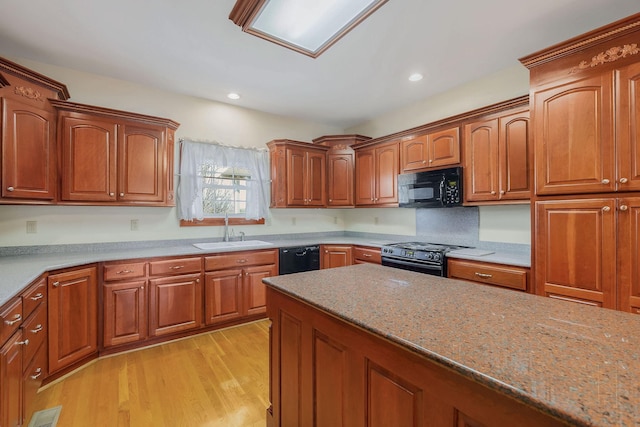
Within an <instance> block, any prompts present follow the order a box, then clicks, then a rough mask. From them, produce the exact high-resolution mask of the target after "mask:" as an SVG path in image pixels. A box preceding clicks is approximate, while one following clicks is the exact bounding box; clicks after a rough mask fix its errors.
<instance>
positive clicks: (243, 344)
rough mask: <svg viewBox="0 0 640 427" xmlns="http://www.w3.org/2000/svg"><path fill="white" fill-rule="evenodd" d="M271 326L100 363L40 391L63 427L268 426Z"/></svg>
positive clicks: (42, 405) (41, 405)
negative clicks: (56, 408) (59, 408)
mask: <svg viewBox="0 0 640 427" xmlns="http://www.w3.org/2000/svg"><path fill="white" fill-rule="evenodd" d="M268 328H269V321H267V320H263V321H259V322H254V323H250V324H248V325H242V326H237V327H232V328H228V329H224V330H220V331H215V332H211V333H208V334H203V335H198V336H195V337H191V338H188V339H184V340H179V341H175V342H171V343H167V344H163V345H160V346H157V347H152V348H148V349H144V350H139V351H134V352H130V353H125V354H120V355H115V356H112V357H106V358H104V359H101V360H98V361H96V362H95V363H93V364H91V365H89V366H86V367H85V368H83V369H81V370H80V371H77V372H74V373H73V374H72V375H70V376H69V377H67V378H64V379H63V380H61V381H59V382H57V383H54V384H52V385H50V386H49V387H46V388H44V389H43V390H41V391H40V392H39V393H38V395H37V397H36V402H35V404H34V406H35V409H36V410H40V409H46V408H51V407H53V406H57V405H62V412H61V414H60V419H59V421H58V424H57V427H78V426H82V427H85V426H87V427H88V426H91V427H93V426H97V427H101V426H104V427H116V426H118V427H124V426H132V427H165V426H166V427H180V426H185V427H187V426H188V427H200V426H207V427H210V426H211V427H213V426H225V427H227V426H228V427H232V426H242V427H244V426H250V427H253V426H259V427H264V426H265V410H266V408H267V406H268V400H269V391H268V382H269V365H268V362H269V361H268V359H269V342H268V341H269V338H268V335H269V332H268Z"/></svg>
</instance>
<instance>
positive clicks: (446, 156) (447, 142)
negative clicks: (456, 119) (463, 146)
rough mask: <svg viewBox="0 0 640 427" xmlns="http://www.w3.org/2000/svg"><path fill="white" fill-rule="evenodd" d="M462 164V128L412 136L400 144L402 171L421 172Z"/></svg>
mask: <svg viewBox="0 0 640 427" xmlns="http://www.w3.org/2000/svg"><path fill="white" fill-rule="evenodd" d="M459 163H460V128H459V127H457V126H456V127H453V128H449V129H443V130H440V131H437V132H431V133H428V134H425V135H419V136H411V137H408V138H406V139H403V140H402V142H401V143H400V165H401V166H400V170H401V171H402V173H410V172H419V171H423V170H429V169H431V168H438V167H443V166H452V165H457V164H459Z"/></svg>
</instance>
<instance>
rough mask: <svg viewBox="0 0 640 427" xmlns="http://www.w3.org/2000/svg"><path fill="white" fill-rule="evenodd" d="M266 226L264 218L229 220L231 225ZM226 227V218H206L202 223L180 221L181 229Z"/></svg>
mask: <svg viewBox="0 0 640 427" xmlns="http://www.w3.org/2000/svg"><path fill="white" fill-rule="evenodd" d="M257 224H264V218H260V219H244V218H229V225H257ZM221 225H224V218H205V219H203V220H202V221H198V220H197V219H196V220H193V221H185V220H183V219H181V220H180V227H208V226H221Z"/></svg>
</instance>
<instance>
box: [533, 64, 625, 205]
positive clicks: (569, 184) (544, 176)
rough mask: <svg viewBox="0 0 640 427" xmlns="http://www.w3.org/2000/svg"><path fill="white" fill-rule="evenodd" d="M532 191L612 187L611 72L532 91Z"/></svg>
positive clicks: (594, 190) (567, 191)
mask: <svg viewBox="0 0 640 427" xmlns="http://www.w3.org/2000/svg"><path fill="white" fill-rule="evenodd" d="M534 108H535V109H534V121H533V123H534V126H535V127H534V134H535V139H534V143H535V168H536V174H535V175H536V183H535V184H536V193H537V194H574V193H599V192H610V191H613V190H614V189H615V174H614V172H615V169H614V167H615V160H614V159H615V157H614V155H615V153H614V152H615V147H614V128H613V74H612V73H603V74H601V75H598V76H593V77H588V78H585V79H582V80H578V81H573V82H571V83H568V84H563V85H560V86H554V87H550V88H548V89H543V90H539V91H537V92H535V93H534Z"/></svg>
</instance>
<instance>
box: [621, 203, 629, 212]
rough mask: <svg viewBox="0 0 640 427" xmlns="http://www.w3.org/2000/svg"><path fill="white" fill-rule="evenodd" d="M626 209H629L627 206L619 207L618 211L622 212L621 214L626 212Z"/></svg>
mask: <svg viewBox="0 0 640 427" xmlns="http://www.w3.org/2000/svg"><path fill="white" fill-rule="evenodd" d="M627 209H629V206H627V205H621V206H620V210H621V211H623V212H624V211H626V210H627Z"/></svg>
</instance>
